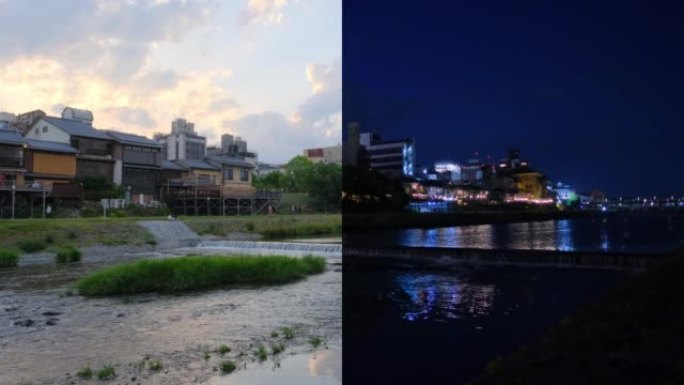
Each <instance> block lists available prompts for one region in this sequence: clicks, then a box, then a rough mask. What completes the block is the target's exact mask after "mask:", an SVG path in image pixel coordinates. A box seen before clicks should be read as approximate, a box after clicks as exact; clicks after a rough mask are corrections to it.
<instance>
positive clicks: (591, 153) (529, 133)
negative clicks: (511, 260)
mask: <svg viewBox="0 0 684 385" xmlns="http://www.w3.org/2000/svg"><path fill="white" fill-rule="evenodd" d="M681 11H682V7H681V5H679V4H675V3H673V2H666V3H661V4H659V5H658V7H639V6H636V5H634V4H620V6H619V7H618V6H617V5H615V6H613V5H611V4H608V3H600V4H599V3H590V2H586V3H573V4H566V5H563V6H557V5H556V4H537V5H532V4H528V5H525V6H522V5H520V4H510V3H506V2H487V3H473V4H462V3H459V4H455V3H433V4H432V5H431V6H429V7H428V6H416V5H415V4H414V3H412V2H408V1H392V2H390V1H379V2H374V4H373V5H369V4H363V3H360V2H348V3H345V4H344V15H345V17H344V19H343V24H344V26H343V30H344V36H343V38H344V39H343V41H344V47H343V50H344V61H343V76H344V79H345V81H344V90H343V99H344V101H343V105H344V106H343V109H344V111H345V113H344V128H345V130H346V125H347V124H348V123H349V122H351V121H357V122H359V123H360V126H361V131H373V132H377V133H379V134H381V136H382V137H383V139H387V140H392V139H401V138H407V137H412V138H414V139H415V149H416V157H417V159H416V162H417V163H418V164H421V165H425V166H430V165H432V164H433V163H434V162H435V161H437V160H444V159H451V160H454V161H460V162H466V161H467V160H468V159H469V158H473V157H474V154H475V152H479V156H480V159H481V160H486V156H487V155H490V156H491V159H492V160H498V159H499V158H502V157H505V154H506V153H507V150H508V149H509V148H518V149H520V151H521V156H522V157H523V158H525V159H526V160H527V161H528V162H529V163H530V165H531V166H532V167H534V168H536V169H538V170H539V171H541V172H543V173H544V174H546V175H547V177H549V178H550V179H552V180H555V181H562V182H563V183H569V184H572V185H574V186H576V187H577V188H578V189H579V190H582V191H590V190H601V191H604V192H605V193H607V194H609V195H613V196H618V195H633V196H639V195H641V196H646V195H648V196H651V195H661V196H665V195H668V196H669V195H680V194H681V193H682V191H684V178H679V177H677V176H676V174H673V172H676V171H675V170H677V168H678V167H679V166H681V165H682V164H684V153H682V152H681V151H680V150H679V146H680V143H681V142H682V141H684V131H682V130H681V125H682V117H681V113H679V112H678V110H679V106H678V104H679V102H680V101H681V100H682V99H684V95H683V94H682V90H683V89H684V77H682V76H681V68H682V67H683V65H684V58H683V57H682V55H681V53H680V50H678V47H680V46H682V43H684V42H683V41H682V36H684V31H682V29H683V27H682V26H681V24H680V23H679V21H678V19H677V18H676V17H675V15H679V14H681ZM344 135H346V134H344Z"/></svg>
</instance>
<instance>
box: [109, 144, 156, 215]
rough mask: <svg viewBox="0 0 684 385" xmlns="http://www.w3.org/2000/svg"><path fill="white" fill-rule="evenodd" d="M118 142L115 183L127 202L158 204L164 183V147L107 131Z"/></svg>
mask: <svg viewBox="0 0 684 385" xmlns="http://www.w3.org/2000/svg"><path fill="white" fill-rule="evenodd" d="M107 134H109V136H111V137H112V138H113V139H114V161H115V163H114V179H113V182H114V183H115V184H117V185H120V186H122V187H124V189H125V191H126V194H127V196H126V198H127V199H128V200H129V201H133V202H136V203H139V204H146V203H149V202H150V201H152V200H155V196H157V195H158V191H157V185H158V184H159V182H160V180H161V161H162V153H161V145H160V144H159V143H157V142H155V141H154V140H151V139H148V138H145V137H143V136H139V135H133V134H127V133H124V132H118V131H107Z"/></svg>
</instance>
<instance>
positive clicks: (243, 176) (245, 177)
mask: <svg viewBox="0 0 684 385" xmlns="http://www.w3.org/2000/svg"><path fill="white" fill-rule="evenodd" d="M240 181H241V182H249V170H247V169H246V168H242V169H240Z"/></svg>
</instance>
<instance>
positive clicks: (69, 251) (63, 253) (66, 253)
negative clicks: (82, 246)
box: [56, 246, 81, 263]
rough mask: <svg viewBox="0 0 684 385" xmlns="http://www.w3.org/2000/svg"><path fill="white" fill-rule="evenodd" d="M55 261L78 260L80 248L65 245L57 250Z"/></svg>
mask: <svg viewBox="0 0 684 385" xmlns="http://www.w3.org/2000/svg"><path fill="white" fill-rule="evenodd" d="M56 260H57V263H65V262H78V261H80V260H81V250H79V249H78V248H76V247H74V246H65V247H62V248H60V249H59V250H58V251H57V257H56Z"/></svg>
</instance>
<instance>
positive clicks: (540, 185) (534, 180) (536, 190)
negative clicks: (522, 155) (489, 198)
mask: <svg viewBox="0 0 684 385" xmlns="http://www.w3.org/2000/svg"><path fill="white" fill-rule="evenodd" d="M512 176H513V179H514V180H515V187H516V189H517V190H518V196H519V197H521V198H525V199H544V198H547V197H548V194H547V192H546V178H545V177H544V175H543V174H541V173H539V172H536V171H531V170H530V171H525V172H516V173H513V174H512Z"/></svg>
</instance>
